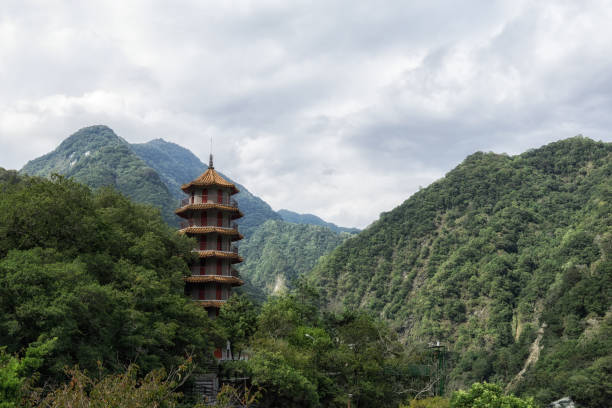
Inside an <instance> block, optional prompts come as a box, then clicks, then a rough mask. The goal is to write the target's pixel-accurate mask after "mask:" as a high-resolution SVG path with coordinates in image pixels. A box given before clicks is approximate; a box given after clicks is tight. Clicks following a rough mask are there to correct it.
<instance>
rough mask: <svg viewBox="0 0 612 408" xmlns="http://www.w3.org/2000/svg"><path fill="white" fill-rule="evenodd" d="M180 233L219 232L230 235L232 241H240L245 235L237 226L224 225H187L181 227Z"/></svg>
mask: <svg viewBox="0 0 612 408" xmlns="http://www.w3.org/2000/svg"><path fill="white" fill-rule="evenodd" d="M178 232H179V234H189V235H206V234H211V233H217V234H221V235H230V236H231V237H232V241H240V240H241V239H243V238H244V236H243V235H242V234H241V233H240V232H238V230H237V229H236V228H222V227H187V228H183V229H180V230H179V231H178Z"/></svg>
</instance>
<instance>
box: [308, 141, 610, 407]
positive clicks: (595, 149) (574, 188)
mask: <svg viewBox="0 0 612 408" xmlns="http://www.w3.org/2000/svg"><path fill="white" fill-rule="evenodd" d="M611 158H612V144H609V143H607V144H606V143H601V142H594V141H592V140H590V139H587V138H583V137H575V138H571V139H567V140H563V141H560V142H556V143H551V144H549V145H547V146H544V147H542V148H540V149H536V150H531V151H528V152H526V153H524V154H521V155H518V156H507V155H499V154H493V153H475V154H473V155H471V156H469V157H468V158H467V159H466V160H465V161H464V162H463V163H461V164H460V165H459V166H458V167H457V168H455V169H454V170H452V171H451V172H449V173H448V174H447V175H446V177H444V178H443V179H441V180H439V181H437V182H435V183H433V184H432V185H430V186H429V187H427V188H425V189H422V190H421V191H419V192H418V193H416V194H414V195H413V196H412V197H410V198H409V199H408V200H406V201H405V202H404V203H403V204H402V205H400V206H399V207H397V208H396V209H394V210H393V211H390V212H388V213H384V214H382V215H381V218H380V219H379V220H378V221H377V222H376V223H374V224H373V225H372V226H370V227H369V228H367V229H366V230H364V231H363V232H362V233H360V234H359V235H358V236H357V237H355V238H353V239H349V240H346V241H345V242H344V243H343V244H342V245H340V246H339V247H338V248H336V249H335V250H334V251H333V252H332V253H331V254H330V255H329V256H327V257H325V258H324V260H323V261H322V262H320V263H319V264H318V265H317V267H315V269H314V271H313V273H312V274H310V276H309V277H310V280H311V282H313V284H315V285H317V286H318V287H319V288H320V289H321V291H322V293H323V294H324V296H325V298H326V299H328V300H329V306H330V307H331V308H332V310H342V309H343V308H346V307H348V308H351V309H352V308H364V309H366V310H371V311H373V312H375V313H377V314H378V315H379V316H381V317H384V318H385V319H388V320H389V321H390V322H391V323H392V324H393V327H394V328H395V330H397V332H398V333H400V335H401V337H402V339H403V340H404V341H405V342H407V343H411V342H419V341H421V342H427V341H433V340H439V341H442V342H444V343H445V344H448V345H449V346H450V348H451V350H452V351H453V352H454V357H453V359H452V371H451V374H450V378H449V379H450V383H451V386H452V387H454V388H460V387H465V386H467V385H469V384H470V383H471V382H474V381H482V380H488V381H501V382H503V383H511V384H510V385H509V389H511V390H514V391H517V392H520V393H522V394H523V395H532V396H535V397H536V399H537V400H538V401H540V402H541V403H544V402H550V401H552V400H554V399H555V398H557V397H560V396H563V395H571V396H572V397H573V398H574V400H575V401H577V402H578V403H579V404H581V406H592V407H595V406H605V404H606V401H607V402H609V401H611V400H612V383H611V382H610V378H612V376H611V375H610V374H611V373H612V357H611V355H610V350H612V333H611V329H610V328H611V323H612V311H611V309H610V302H611V300H612V260H611V259H610V253H611V249H612V228H611V224H612V204H611V198H612V160H611ZM540 349H541V350H540ZM538 352H539V358H538ZM528 357H531V358H529V359H528ZM526 362H529V363H528V364H527V367H526V368H527V369H526V371H525V373H524V374H522V375H520V376H519V377H516V378H515V376H517V374H518V373H519V372H520V371H521V369H522V368H523V367H524V365H525V364H526Z"/></svg>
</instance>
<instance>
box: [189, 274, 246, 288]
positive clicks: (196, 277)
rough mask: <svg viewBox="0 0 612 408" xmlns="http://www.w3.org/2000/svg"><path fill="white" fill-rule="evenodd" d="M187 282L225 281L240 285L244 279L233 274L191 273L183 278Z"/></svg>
mask: <svg viewBox="0 0 612 408" xmlns="http://www.w3.org/2000/svg"><path fill="white" fill-rule="evenodd" d="M183 280H184V281H185V282H188V283H209V282H211V283H225V284H228V285H232V286H242V285H244V281H243V280H242V279H240V278H238V277H235V276H224V275H192V276H186V277H184V278H183Z"/></svg>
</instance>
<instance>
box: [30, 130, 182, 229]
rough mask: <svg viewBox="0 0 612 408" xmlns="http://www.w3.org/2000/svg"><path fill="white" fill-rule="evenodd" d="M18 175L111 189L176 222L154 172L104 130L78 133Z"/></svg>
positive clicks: (168, 196) (169, 200)
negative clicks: (54, 177)
mask: <svg viewBox="0 0 612 408" xmlns="http://www.w3.org/2000/svg"><path fill="white" fill-rule="evenodd" d="M21 172H22V173H26V174H30V175H34V176H41V177H50V176H51V175H52V174H54V173H57V174H62V175H65V176H67V177H71V178H74V179H75V180H76V181H78V182H80V183H83V184H86V185H88V186H90V187H92V188H98V187H102V186H113V187H115V188H116V189H117V190H119V191H121V192H122V193H123V194H125V195H126V196H128V197H130V198H131V199H133V200H135V201H137V202H140V203H147V204H151V205H153V206H155V207H157V208H159V209H160V210H161V212H162V215H163V217H164V219H165V220H166V221H167V222H169V223H173V222H175V218H176V217H175V216H174V214H173V210H174V207H175V205H174V202H175V200H173V198H172V195H171V194H170V192H169V191H168V189H167V187H166V185H165V184H164V183H163V182H162V180H161V179H160V177H159V175H158V174H157V172H156V171H155V170H153V169H152V168H151V167H149V166H147V165H146V163H145V162H144V161H142V160H141V159H140V158H139V157H138V156H136V155H135V154H134V153H133V152H132V151H131V149H130V147H129V144H128V143H127V142H126V141H125V140H123V139H121V138H120V137H119V136H117V135H116V134H115V133H114V132H113V131H112V130H111V129H110V128H108V127H107V126H90V127H87V128H83V129H80V130H79V131H77V132H75V133H74V134H72V135H71V136H70V137H68V138H67V139H65V140H64V141H63V142H62V143H61V144H60V145H59V146H58V147H57V148H56V149H55V150H53V151H52V152H50V153H47V154H45V155H44V156H41V157H39V158H37V159H34V160H30V161H29V162H28V163H27V164H26V165H25V166H24V167H23V168H22V169H21Z"/></svg>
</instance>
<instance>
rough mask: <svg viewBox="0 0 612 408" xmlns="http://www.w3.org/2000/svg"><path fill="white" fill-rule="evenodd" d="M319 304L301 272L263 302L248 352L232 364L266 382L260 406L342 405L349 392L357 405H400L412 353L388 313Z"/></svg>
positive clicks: (258, 383) (256, 381) (255, 380)
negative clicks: (380, 316)
mask: <svg viewBox="0 0 612 408" xmlns="http://www.w3.org/2000/svg"><path fill="white" fill-rule="evenodd" d="M321 310H322V308H321V299H320V298H319V296H318V293H317V292H316V291H315V290H314V289H313V288H312V287H310V286H308V285H306V284H304V282H303V281H302V280H300V281H298V282H297V284H296V289H295V290H293V291H291V292H288V293H284V294H282V295H281V296H273V297H270V298H269V299H268V301H267V302H266V303H265V304H264V305H263V307H262V310H261V313H260V314H259V316H258V319H257V330H256V332H255V333H254V335H253V340H252V342H251V347H250V354H251V356H250V359H249V360H248V361H246V362H244V361H241V362H235V363H233V365H231V369H233V370H235V372H234V374H232V375H235V374H236V372H239V376H243V375H248V376H249V377H250V378H251V381H252V383H253V384H254V385H255V386H256V387H259V388H260V390H261V391H262V399H261V401H260V405H259V406H262V407H278V406H300V407H319V406H325V407H344V406H346V404H347V402H348V398H349V397H348V395H349V394H352V397H351V401H352V403H353V404H355V405H356V406H360V407H373V406H397V405H398V403H399V402H401V401H402V400H403V399H405V398H406V397H407V396H409V395H410V394H409V393H408V392H407V390H406V388H407V387H406V385H407V383H408V382H410V381H411V380H412V377H411V375H410V374H409V373H408V372H407V370H405V368H406V366H407V363H408V362H409V361H410V358H409V357H408V355H407V353H406V351H405V349H404V348H403V347H402V346H401V345H400V344H399V342H398V341H397V337H396V336H395V334H394V333H393V332H392V331H391V330H389V328H388V327H387V326H386V325H385V324H384V323H382V321H380V320H376V319H374V318H373V317H371V316H370V315H368V314H366V313H363V312H344V313H341V314H327V313H322V311H321ZM228 375H229V374H228Z"/></svg>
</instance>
